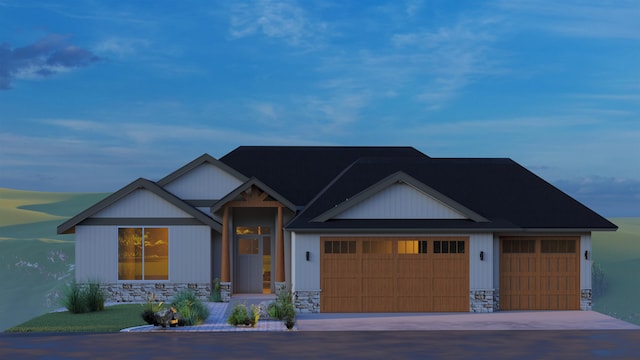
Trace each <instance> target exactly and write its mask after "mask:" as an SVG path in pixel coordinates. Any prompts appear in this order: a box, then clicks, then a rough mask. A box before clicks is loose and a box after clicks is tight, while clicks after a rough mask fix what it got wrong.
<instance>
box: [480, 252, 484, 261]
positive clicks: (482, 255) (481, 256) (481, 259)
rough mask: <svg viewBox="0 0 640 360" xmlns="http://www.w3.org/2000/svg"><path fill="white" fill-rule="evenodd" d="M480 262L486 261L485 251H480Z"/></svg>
mask: <svg viewBox="0 0 640 360" xmlns="http://www.w3.org/2000/svg"><path fill="white" fill-rule="evenodd" d="M480 261H484V251H480Z"/></svg>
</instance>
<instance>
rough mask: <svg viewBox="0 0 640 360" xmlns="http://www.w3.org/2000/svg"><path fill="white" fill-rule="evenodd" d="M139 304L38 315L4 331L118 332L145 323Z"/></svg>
mask: <svg viewBox="0 0 640 360" xmlns="http://www.w3.org/2000/svg"><path fill="white" fill-rule="evenodd" d="M141 313H142V307H141V306H140V304H127V305H115V306H109V307H106V308H105V309H104V310H103V311H96V312H90V313H83V314H73V313H70V312H68V311H65V312H54V313H48V314H44V315H41V316H38V317H36V318H34V319H31V320H29V321H27V322H25V323H23V324H20V325H18V326H14V327H12V328H9V329H8V330H6V332H16V333H24V332H118V331H120V330H122V329H125V328H128V327H133V326H140V325H146V322H145V321H144V320H142V317H141V316H140V314H141Z"/></svg>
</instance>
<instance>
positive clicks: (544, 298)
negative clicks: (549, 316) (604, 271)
mask: <svg viewBox="0 0 640 360" xmlns="http://www.w3.org/2000/svg"><path fill="white" fill-rule="evenodd" d="M579 249H580V239H579V238H577V237H540V238H534V237H513V238H509V237H507V238H501V239H500V310H579V309H580V254H579Z"/></svg>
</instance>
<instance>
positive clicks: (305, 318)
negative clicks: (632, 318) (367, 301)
mask: <svg viewBox="0 0 640 360" xmlns="http://www.w3.org/2000/svg"><path fill="white" fill-rule="evenodd" d="M297 328H298V330H299V331H363V330H364V331H367V330H370V331H385V330H407V331H412V330H623V329H628V330H640V326H637V325H634V324H630V323H628V322H625V321H622V320H618V319H615V318H612V317H610V316H607V315H604V314H600V313H598V312H595V311H500V312H495V313H435V314H434V313H419V314H387V313H384V314H375V313H374V314H371V313H369V314H322V313H320V314H299V315H298V318H297Z"/></svg>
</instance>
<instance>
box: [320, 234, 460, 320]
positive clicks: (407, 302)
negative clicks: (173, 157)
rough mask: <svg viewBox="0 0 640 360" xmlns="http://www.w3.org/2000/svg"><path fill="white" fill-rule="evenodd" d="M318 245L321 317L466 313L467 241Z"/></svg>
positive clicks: (331, 240) (343, 240)
mask: <svg viewBox="0 0 640 360" xmlns="http://www.w3.org/2000/svg"><path fill="white" fill-rule="evenodd" d="M321 242H322V258H321V261H320V271H321V274H322V275H321V279H320V282H321V285H320V286H321V288H322V292H321V293H320V294H321V295H320V311H321V312H431V311H437V312H449V311H464V312H467V311H469V254H468V251H467V249H468V247H469V239H468V238H467V237H437V238H436V237H419V238H417V237H411V238H405V237H402V238H400V237H322V238H321Z"/></svg>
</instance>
